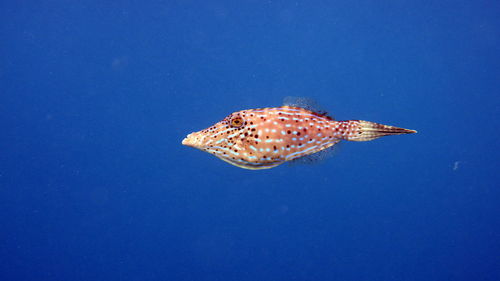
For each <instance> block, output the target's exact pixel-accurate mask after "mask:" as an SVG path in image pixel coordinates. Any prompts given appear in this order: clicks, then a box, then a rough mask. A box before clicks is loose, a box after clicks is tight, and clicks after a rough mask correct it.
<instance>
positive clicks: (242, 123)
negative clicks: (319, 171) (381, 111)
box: [182, 106, 416, 170]
mask: <svg viewBox="0 0 500 281" xmlns="http://www.w3.org/2000/svg"><path fill="white" fill-rule="evenodd" d="M411 133H416V131H414V130H409V129H403V128H398V127H393V126H388V125H382V124H378V123H374V122H369V121H363V120H345V121H335V120H333V118H331V117H329V116H328V115H326V114H325V113H321V112H315V111H312V110H309V109H305V108H302V107H296V106H282V107H270V108H258V109H248V110H242V111H238V112H234V113H232V114H230V115H229V116H227V117H226V118H224V119H223V120H222V121H220V122H218V123H216V124H214V125H212V126H211V127H209V128H206V129H204V130H201V131H199V132H193V133H191V134H189V135H187V137H186V138H185V139H184V140H183V141H182V144H183V145H187V146H191V147H194V148H197V149H200V150H202V151H206V152H208V153H211V154H213V155H214V156H216V157H217V158H219V159H221V160H224V161H226V162H227V163H229V164H232V165H234V166H237V167H240V168H244V169H251V170H259V169H269V168H273V167H276V166H278V165H281V164H283V163H285V162H287V161H292V160H294V159H297V158H300V157H304V156H307V155H311V154H313V153H317V152H319V151H322V150H325V149H327V148H329V147H332V146H333V145H335V144H337V143H338V142H340V141H341V140H347V141H370V140H374V139H377V138H380V137H383V136H390V135H400V134H411Z"/></svg>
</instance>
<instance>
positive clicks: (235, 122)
mask: <svg viewBox="0 0 500 281" xmlns="http://www.w3.org/2000/svg"><path fill="white" fill-rule="evenodd" d="M230 124H231V127H234V128H239V127H241V126H243V118H241V117H239V116H235V117H233V118H232V119H231V121H230Z"/></svg>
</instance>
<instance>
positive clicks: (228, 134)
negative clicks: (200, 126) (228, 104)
mask: <svg viewBox="0 0 500 281" xmlns="http://www.w3.org/2000/svg"><path fill="white" fill-rule="evenodd" d="M246 126H247V122H246V120H245V119H244V118H243V116H242V114H241V112H235V113H232V114H230V115H229V116H227V117H226V118H224V119H223V120H221V121H219V122H217V123H215V124H214V125H212V126H210V127H208V128H206V129H204V130H201V131H198V132H193V133H191V134H188V135H187V136H186V138H184V140H183V141H182V144H183V145H186V146H190V147H194V148H197V149H200V150H203V151H206V152H208V153H212V154H214V155H216V156H220V155H225V154H227V152H228V151H227V150H228V149H231V150H232V151H234V150H237V149H238V147H240V146H241V145H242V143H243V138H244V137H245V135H244V133H245V131H246V129H245V128H246ZM219 154H220V155H219Z"/></svg>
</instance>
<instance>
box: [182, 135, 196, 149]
mask: <svg viewBox="0 0 500 281" xmlns="http://www.w3.org/2000/svg"><path fill="white" fill-rule="evenodd" d="M191 135H192V134H189V135H187V136H186V137H185V138H184V139H183V140H182V144H183V145H186V146H194V144H193V139H194V138H191Z"/></svg>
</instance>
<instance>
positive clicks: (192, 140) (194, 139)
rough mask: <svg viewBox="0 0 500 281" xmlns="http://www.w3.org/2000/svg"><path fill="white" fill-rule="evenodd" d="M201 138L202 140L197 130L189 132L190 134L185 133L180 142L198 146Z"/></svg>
mask: <svg viewBox="0 0 500 281" xmlns="http://www.w3.org/2000/svg"><path fill="white" fill-rule="evenodd" d="M202 140H203V138H202V137H201V136H200V135H199V133H198V132H194V133H191V134H189V135H187V136H186V137H185V138H184V139H183V140H182V144H183V145H187V146H191V147H196V148H198V147H200V146H201V141H202Z"/></svg>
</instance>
